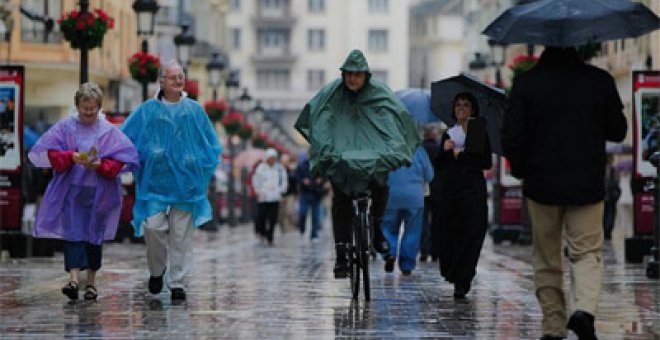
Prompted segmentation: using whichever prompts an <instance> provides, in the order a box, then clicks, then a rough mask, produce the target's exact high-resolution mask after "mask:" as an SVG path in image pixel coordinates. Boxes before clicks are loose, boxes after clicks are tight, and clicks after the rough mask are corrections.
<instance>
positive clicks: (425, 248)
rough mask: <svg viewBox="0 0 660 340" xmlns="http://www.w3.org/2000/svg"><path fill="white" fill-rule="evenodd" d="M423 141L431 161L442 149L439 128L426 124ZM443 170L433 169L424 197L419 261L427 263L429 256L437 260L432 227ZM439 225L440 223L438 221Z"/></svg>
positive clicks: (436, 211) (437, 215)
mask: <svg viewBox="0 0 660 340" xmlns="http://www.w3.org/2000/svg"><path fill="white" fill-rule="evenodd" d="M422 137H423V139H422V147H423V148H424V151H426V154H427V155H428V157H429V159H431V157H433V155H435V154H436V153H437V152H438V148H439V147H440V140H439V138H440V134H439V127H438V126H437V125H436V124H433V123H431V124H426V125H425V126H424V128H423V136H422ZM441 171H442V169H433V179H432V180H431V182H430V183H428V184H427V188H428V192H425V196H424V217H423V219H422V234H421V237H420V240H419V243H420V244H419V253H420V255H419V261H420V262H426V260H427V259H428V257H429V256H431V258H432V259H433V260H435V259H437V258H436V257H435V256H433V255H431V253H432V250H433V237H432V236H431V226H432V225H433V224H432V223H433V219H434V218H438V217H439V214H438V211H439V210H438V207H434V205H433V200H434V198H435V199H436V200H438V199H439V197H438V195H439V193H440V189H439V187H438V183H440V179H439V177H440V174H441ZM437 223H439V222H438V221H437Z"/></svg>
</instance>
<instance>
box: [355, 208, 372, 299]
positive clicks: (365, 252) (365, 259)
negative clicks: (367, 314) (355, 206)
mask: <svg viewBox="0 0 660 340" xmlns="http://www.w3.org/2000/svg"><path fill="white" fill-rule="evenodd" d="M369 237H370V235H369V215H367V214H366V213H363V214H361V215H360V249H359V252H358V253H359V255H360V266H361V267H362V277H363V281H364V299H365V300H366V301H370V300H371V285H370V282H369V277H370V276H369V253H370V252H369V239H370V238H369Z"/></svg>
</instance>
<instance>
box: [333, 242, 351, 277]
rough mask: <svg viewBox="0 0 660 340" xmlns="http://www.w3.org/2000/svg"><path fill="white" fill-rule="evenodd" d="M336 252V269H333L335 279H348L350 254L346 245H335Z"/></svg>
mask: <svg viewBox="0 0 660 340" xmlns="http://www.w3.org/2000/svg"><path fill="white" fill-rule="evenodd" d="M335 251H336V253H337V259H336V260H335V268H334V269H333V271H334V274H335V279H345V278H347V277H348V252H347V250H346V245H345V244H343V243H337V244H335Z"/></svg>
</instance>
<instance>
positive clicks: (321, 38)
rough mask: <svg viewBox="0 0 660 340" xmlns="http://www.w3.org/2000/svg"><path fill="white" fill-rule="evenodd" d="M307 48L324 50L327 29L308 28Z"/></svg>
mask: <svg viewBox="0 0 660 340" xmlns="http://www.w3.org/2000/svg"><path fill="white" fill-rule="evenodd" d="M307 48H308V49H309V50H310V51H322V50H324V49H325V30H322V29H310V30H307Z"/></svg>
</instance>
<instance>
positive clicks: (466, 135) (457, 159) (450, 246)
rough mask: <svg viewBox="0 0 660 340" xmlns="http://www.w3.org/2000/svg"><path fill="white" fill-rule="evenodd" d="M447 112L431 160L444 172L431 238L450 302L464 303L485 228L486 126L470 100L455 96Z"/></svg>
mask: <svg viewBox="0 0 660 340" xmlns="http://www.w3.org/2000/svg"><path fill="white" fill-rule="evenodd" d="M452 107H453V110H454V117H455V118H456V125H454V127H452V128H450V129H449V130H447V131H446V132H445V133H444V134H443V135H442V139H441V140H440V146H441V148H440V149H438V152H437V153H436V155H435V156H434V157H433V160H432V162H433V163H434V164H433V167H434V168H435V169H443V171H442V172H443V173H442V174H441V177H440V179H439V181H441V182H442V183H441V184H440V185H439V187H440V188H441V192H440V193H439V194H438V195H437V197H438V198H439V202H438V204H435V202H434V205H435V206H436V207H438V208H439V211H438V213H439V216H440V218H438V219H434V221H436V223H438V224H439V225H438V224H436V225H433V232H432V237H433V251H434V254H435V255H436V256H438V260H439V261H440V274H441V275H442V276H443V277H444V278H445V279H446V280H447V281H448V282H450V283H453V284H454V298H456V299H463V298H465V295H466V294H467V293H468V292H469V291H470V287H471V285H472V279H473V278H474V276H475V275H476V268H477V262H478V261H479V255H480V253H481V247H482V245H483V242H484V238H485V236H486V230H487V228H488V205H487V202H486V199H487V197H488V194H487V192H486V180H485V179H484V175H483V170H486V169H489V168H490V167H491V166H492V160H491V149H490V143H489V142H488V133H487V132H486V130H485V123H484V121H483V118H476V117H478V116H479V106H478V104H477V100H476V98H475V97H474V95H472V94H471V93H468V92H463V93H459V94H458V95H456V97H455V98H454V101H453V105H452ZM474 118H476V119H474ZM479 127H481V128H479ZM470 140H471V141H470Z"/></svg>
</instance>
